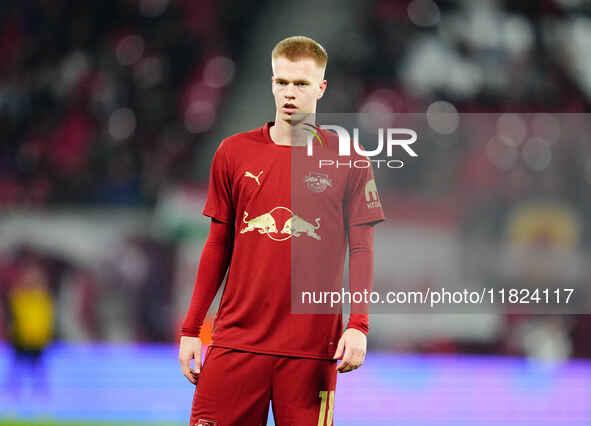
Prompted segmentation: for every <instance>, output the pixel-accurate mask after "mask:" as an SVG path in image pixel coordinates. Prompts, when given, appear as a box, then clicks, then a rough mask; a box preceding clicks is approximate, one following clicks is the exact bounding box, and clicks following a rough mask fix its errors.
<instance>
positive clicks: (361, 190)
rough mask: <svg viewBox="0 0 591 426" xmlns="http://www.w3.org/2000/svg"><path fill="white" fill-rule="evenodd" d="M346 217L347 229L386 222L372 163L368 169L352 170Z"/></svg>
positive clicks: (347, 195)
mask: <svg viewBox="0 0 591 426" xmlns="http://www.w3.org/2000/svg"><path fill="white" fill-rule="evenodd" d="M344 216H345V226H346V227H350V226H353V225H361V224H364V223H374V224H375V223H378V222H381V221H383V220H384V212H383V210H382V202H381V201H380V196H379V194H378V189H377V187H376V181H375V179H374V174H373V166H372V165H371V163H370V164H369V167H366V168H355V167H353V168H351V170H350V172H349V177H348V182H347V190H346V194H345V201H344Z"/></svg>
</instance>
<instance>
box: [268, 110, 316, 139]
mask: <svg viewBox="0 0 591 426" xmlns="http://www.w3.org/2000/svg"><path fill="white" fill-rule="evenodd" d="M304 123H307V124H312V125H313V124H314V123H315V120H314V114H309V115H308V116H307V117H306V118H305V119H304V120H302V121H298V122H297V123H296V124H292V123H288V122H287V121H285V120H282V119H281V118H279V117H278V114H276V115H275V124H274V125H273V126H271V128H270V129H269V135H270V136H271V140H272V141H273V142H275V143H276V144H277V145H305V144H306V141H307V133H305V132H301V131H298V130H301V129H302V128H303V124H304Z"/></svg>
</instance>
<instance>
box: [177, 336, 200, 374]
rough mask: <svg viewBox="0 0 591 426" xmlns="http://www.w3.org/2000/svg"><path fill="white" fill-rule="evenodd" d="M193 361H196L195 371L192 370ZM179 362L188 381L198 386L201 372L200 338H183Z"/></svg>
mask: <svg viewBox="0 0 591 426" xmlns="http://www.w3.org/2000/svg"><path fill="white" fill-rule="evenodd" d="M193 359H194V360H195V369H194V370H193V369H192V368H191V360H193ZM179 361H180V363H181V370H183V374H184V376H185V377H186V378H187V380H189V381H190V382H191V383H193V384H197V380H198V379H199V373H200V372H201V339H200V338H199V337H190V336H181V343H180V345H179Z"/></svg>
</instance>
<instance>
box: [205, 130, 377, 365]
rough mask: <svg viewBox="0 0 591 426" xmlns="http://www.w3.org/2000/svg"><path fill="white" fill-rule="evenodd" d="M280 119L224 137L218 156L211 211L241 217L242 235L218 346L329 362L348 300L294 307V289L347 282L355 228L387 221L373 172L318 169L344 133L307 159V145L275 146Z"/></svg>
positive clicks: (226, 218)
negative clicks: (273, 133) (333, 306)
mask: <svg viewBox="0 0 591 426" xmlns="http://www.w3.org/2000/svg"><path fill="white" fill-rule="evenodd" d="M272 125H273V123H272V122H270V123H266V124H265V126H263V127H260V128H258V129H255V130H252V131H249V132H245V133H239V134H236V135H233V136H231V137H229V138H226V139H224V141H223V142H222V143H221V144H220V146H219V148H218V149H217V151H216V153H215V156H214V159H213V163H212V167H211V175H210V182H209V192H208V195H207V202H206V204H205V207H204V209H203V214H204V215H206V216H209V217H212V218H215V219H217V220H219V221H222V222H226V223H233V224H234V229H235V237H234V247H233V252H232V258H231V262H230V267H229V271H228V277H227V282H226V287H225V289H224V293H223V295H222V299H221V303H220V307H219V310H218V313H217V315H216V320H215V323H214V332H213V343H212V345H213V346H220V347H228V348H233V349H238V350H245V351H250V352H259V353H268V354H275V355H288V356H300V357H310V358H320V359H330V358H332V356H333V355H334V352H335V350H336V345H337V343H338V340H339V338H340V336H341V334H342V331H343V322H342V315H341V313H340V307H339V309H338V310H334V311H331V312H333V313H328V314H327V313H312V314H299V313H298V314H295V313H292V308H294V306H295V305H294V302H297V300H298V299H297V298H298V297H300V296H299V294H297V292H296V291H294V289H297V290H298V291H299V290H301V289H303V288H304V287H306V288H308V289H310V290H320V289H325V290H326V289H340V288H341V286H342V281H343V270H344V262H345V254H346V249H347V228H348V227H349V226H352V225H357V224H363V223H372V222H379V221H382V220H383V219H384V215H383V211H382V208H381V204H380V202H379V197H378V194H377V189H376V185H375V181H374V177H373V170H372V167H371V166H370V167H366V168H351V167H338V168H335V167H330V168H328V167H326V168H325V167H322V168H319V167H318V160H319V159H320V158H332V159H335V160H336V159H337V156H336V149H337V148H336V147H337V138H336V135H334V134H333V133H332V132H323V135H324V138H323V139H324V143H322V144H317V145H315V146H314V150H315V152H314V155H313V156H312V157H308V156H307V155H306V154H305V153H306V147H305V146H284V145H277V144H275V143H274V142H273V141H272V139H271V137H270V135H269V128H270V127H271V126H272ZM358 159H364V157H361V156H359V155H357V154H352V156H351V157H347V158H344V157H339V158H338V160H339V161H341V162H348V161H349V160H352V161H355V160H358ZM368 284H370V283H368ZM292 298H293V300H292ZM299 308H302V306H299ZM323 308H325V309H326V306H324V307H323ZM304 309H305V308H304ZM311 309H312V311H313V312H320V311H319V310H318V306H313V307H311ZM314 309H316V310H315V311H314Z"/></svg>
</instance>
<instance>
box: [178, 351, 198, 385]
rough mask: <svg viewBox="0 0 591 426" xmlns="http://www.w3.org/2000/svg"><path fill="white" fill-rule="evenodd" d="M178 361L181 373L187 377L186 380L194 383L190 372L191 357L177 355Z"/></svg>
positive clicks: (191, 371)
mask: <svg viewBox="0 0 591 426" xmlns="http://www.w3.org/2000/svg"><path fill="white" fill-rule="evenodd" d="M179 361H180V364H181V370H182V372H183V375H184V376H185V377H186V378H187V380H189V381H190V382H191V383H193V384H195V378H194V377H193V374H192V373H193V370H192V369H191V358H186V357H182V358H181V357H179Z"/></svg>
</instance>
